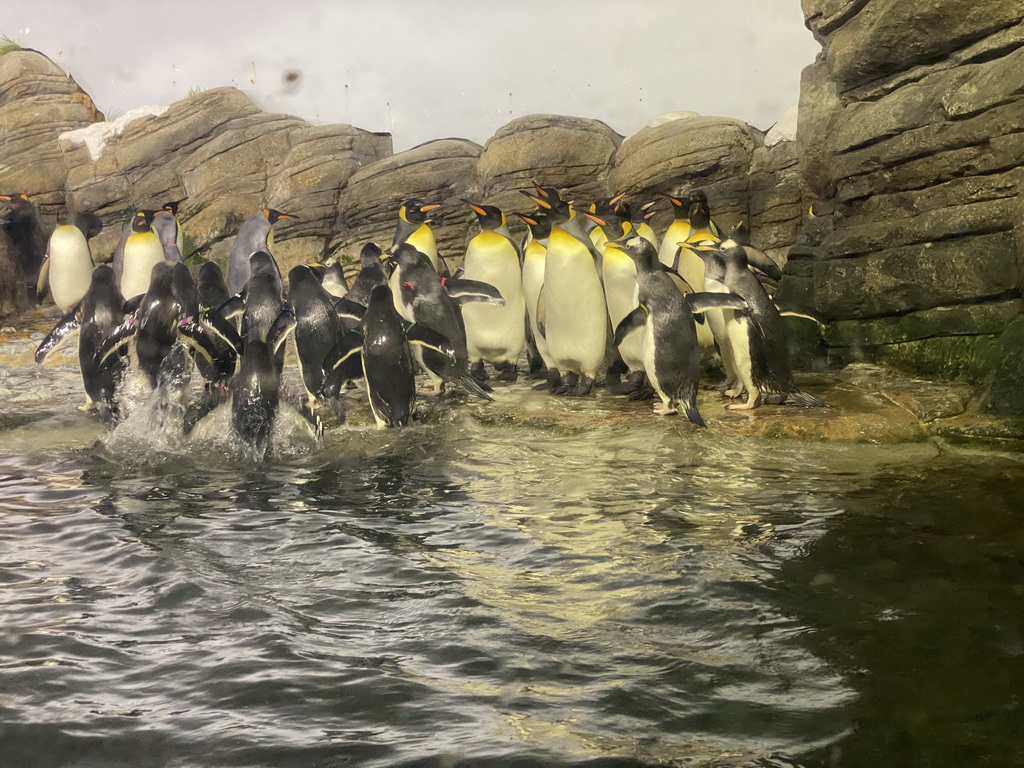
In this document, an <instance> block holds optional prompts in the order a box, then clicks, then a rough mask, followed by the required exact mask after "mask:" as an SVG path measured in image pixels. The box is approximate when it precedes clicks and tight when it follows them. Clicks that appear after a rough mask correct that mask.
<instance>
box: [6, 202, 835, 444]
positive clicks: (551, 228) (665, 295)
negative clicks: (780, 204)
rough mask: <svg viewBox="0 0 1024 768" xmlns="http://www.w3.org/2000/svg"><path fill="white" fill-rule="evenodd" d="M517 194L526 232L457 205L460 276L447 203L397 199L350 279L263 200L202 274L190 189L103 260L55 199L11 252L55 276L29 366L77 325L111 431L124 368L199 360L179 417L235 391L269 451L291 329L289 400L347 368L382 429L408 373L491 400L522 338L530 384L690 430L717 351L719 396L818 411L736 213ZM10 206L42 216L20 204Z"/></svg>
mask: <svg viewBox="0 0 1024 768" xmlns="http://www.w3.org/2000/svg"><path fill="white" fill-rule="evenodd" d="M524 194H527V195H528V196H529V197H530V199H531V200H532V201H533V202H534V203H535V205H536V210H533V211H531V212H528V213H518V212H517V213H516V214H515V215H516V216H517V217H519V218H520V219H521V220H522V221H523V222H524V223H525V224H526V226H527V233H526V236H525V238H524V239H523V240H522V241H521V242H520V241H517V240H516V239H515V238H513V236H512V235H511V233H510V230H509V226H508V224H509V222H508V218H507V217H506V215H505V214H504V213H503V212H502V211H501V210H500V209H498V208H497V207H495V206H492V205H484V204H477V203H473V202H469V201H464V202H465V204H466V205H468V206H469V207H470V209H471V210H472V211H473V212H474V214H475V215H476V217H477V221H478V223H479V226H480V232H479V233H478V234H476V235H475V236H474V237H472V238H471V239H470V240H469V242H468V245H467V248H466V252H465V256H464V259H463V263H462V266H460V267H459V268H458V269H457V270H456V271H455V273H454V274H452V273H450V272H449V270H448V267H447V265H446V262H445V260H444V259H443V258H441V257H440V256H439V254H438V250H437V245H436V241H435V238H434V234H433V231H432V229H431V227H430V224H431V219H430V214H431V213H432V212H433V211H435V210H436V209H438V208H440V206H439V205H438V204H428V203H425V202H424V201H422V200H418V199H412V200H408V201H406V202H405V203H404V204H402V205H401V206H400V207H399V209H398V212H397V223H396V228H395V233H394V237H393V240H392V243H391V246H390V247H389V248H388V249H387V252H386V253H385V252H384V251H383V250H382V249H381V248H380V246H379V245H377V244H376V243H372V242H370V243H366V244H365V245H364V246H363V248H362V251H361V253H360V270H359V272H358V274H357V275H356V276H355V279H354V280H353V282H352V284H351V285H349V284H348V283H347V281H346V279H345V275H344V273H343V271H342V268H341V265H340V264H339V263H338V262H334V263H331V264H307V265H301V266H297V267H295V268H293V269H292V270H291V271H290V272H289V274H288V279H287V283H285V281H284V280H283V279H282V275H281V272H280V269H279V267H278V265H277V262H276V261H275V259H274V257H273V255H272V253H271V248H272V245H273V229H274V225H275V224H276V223H277V222H278V221H280V220H282V219H290V218H298V217H297V216H295V215H293V214H287V213H283V212H281V211H277V210H274V209H271V208H266V209H263V210H262V211H260V212H259V213H258V214H256V215H255V216H253V217H252V218H250V219H248V220H247V221H245V222H244V223H243V224H242V225H241V227H240V229H239V231H238V233H237V235H236V237H235V240H234V243H233V246H232V250H231V254H230V257H229V260H228V268H227V274H226V275H225V274H224V273H223V272H222V270H221V268H220V267H219V266H218V265H217V264H216V263H215V262H212V261H208V262H206V263H204V264H202V266H201V267H199V268H198V270H197V272H196V277H195V278H193V274H192V271H190V269H189V267H188V266H187V265H186V264H185V263H184V262H183V261H182V254H181V241H182V240H181V238H182V236H181V227H180V225H179V224H178V222H177V219H176V215H177V211H178V206H179V205H180V203H181V202H182V201H172V202H168V203H166V204H164V205H163V206H161V207H160V208H155V209H143V210H139V211H136V212H135V214H134V216H133V217H132V219H131V221H130V222H129V223H128V224H126V225H125V228H124V232H123V234H122V237H121V241H120V243H119V244H118V246H117V249H116V250H115V253H114V258H113V261H112V262H111V263H110V264H109V265H107V264H101V265H99V266H94V264H93V260H92V257H91V254H90V250H89V244H88V241H89V238H90V237H91V236H93V235H94V234H96V232H98V231H99V227H100V224H99V221H98V218H97V217H95V216H94V215H92V214H76V213H71V212H68V211H64V212H62V213H61V214H60V215H59V216H58V221H57V226H56V227H55V228H54V230H53V231H52V234H50V236H49V238H48V240H47V246H46V249H45V258H43V259H42V260H41V261H40V262H39V263H38V265H37V266H35V268H33V264H32V259H31V258H27V257H23V263H24V265H25V266H24V271H25V274H26V279H28V280H31V278H33V277H35V278H37V279H36V280H35V283H36V284H35V288H36V292H37V293H38V295H39V296H40V297H42V296H43V295H44V294H45V292H46V290H47V289H48V290H49V292H50V294H51V295H52V297H53V300H54V302H55V303H56V304H57V306H58V307H59V308H60V309H61V310H62V311H63V312H65V314H64V316H63V317H62V319H61V320H60V321H59V322H58V323H57V324H56V326H55V327H54V328H53V330H52V331H51V332H50V333H49V334H48V335H47V336H46V338H45V339H44V340H43V341H42V343H41V344H40V345H39V347H38V349H37V351H36V360H37V361H38V362H42V361H43V360H44V359H45V358H46V356H47V355H48V354H49V353H50V352H51V351H52V350H53V349H54V348H55V347H56V346H57V345H58V344H60V343H61V342H62V341H63V340H64V339H65V338H66V337H68V336H69V335H70V334H71V333H72V332H73V331H76V330H77V331H78V333H79V364H80V367H81V372H82V377H83V382H84V385H85V390H86V396H87V406H88V407H90V408H95V409H97V410H98V411H99V413H100V415H101V416H102V418H103V419H104V420H105V421H108V422H116V421H117V420H119V419H120V418H122V417H123V415H124V414H123V409H122V405H123V403H122V399H123V398H122V397H121V391H122V388H123V382H124V380H125V372H126V371H127V370H129V369H132V370H135V371H138V373H139V374H141V376H140V377H139V378H141V379H142V380H143V381H144V382H146V383H147V384H148V386H149V387H150V388H151V389H152V390H154V391H155V390H167V391H169V392H171V393H172V395H171V396H172V397H173V396H175V395H174V394H173V393H177V396H178V397H179V398H183V397H184V396H185V389H186V385H187V384H188V383H189V380H190V375H191V371H192V368H193V366H194V367H195V368H196V369H198V370H199V372H200V374H201V375H202V377H203V378H204V380H205V382H206V386H205V388H204V394H203V396H202V397H200V398H199V399H198V400H197V401H196V402H194V403H193V404H192V405H191V406H190V407H189V409H188V410H187V411H186V415H185V422H186V424H185V428H186V430H189V429H191V427H192V426H193V425H194V424H195V423H197V422H198V421H199V420H200V419H202V418H204V417H205V416H206V415H207V414H209V413H210V412H211V411H212V410H213V409H215V408H217V407H219V406H221V405H222V404H226V403H227V402H228V401H230V403H231V412H232V424H233V425H234V428H235V430H236V431H237V433H238V434H239V435H240V436H241V437H242V438H243V439H244V440H246V441H247V442H249V443H250V444H251V445H253V446H254V448H255V449H256V450H257V452H259V453H262V452H265V451H266V449H267V446H268V441H269V436H270V432H271V429H272V426H273V423H274V419H275V416H276V414H277V411H278V408H279V405H280V391H281V381H282V373H283V366H284V359H285V342H286V340H287V339H288V338H292V339H293V343H294V348H295V352H296V358H297V360H298V364H299V370H300V374H301V378H302V381H303V386H304V388H305V390H306V395H307V396H306V398H305V399H304V401H303V402H302V403H301V405H300V406H299V410H300V412H301V413H302V414H303V415H305V416H306V417H307V419H309V422H310V424H311V425H312V426H313V427H314V429H318V428H319V419H318V418H317V417H316V415H315V409H316V408H317V407H319V406H321V405H324V404H330V405H331V406H332V407H333V408H334V410H335V412H337V413H342V412H343V409H342V408H341V400H340V398H341V395H342V394H343V392H344V390H345V389H347V388H350V387H352V386H354V384H353V382H354V381H355V380H357V379H363V380H364V387H365V390H366V394H367V399H368V402H369V406H370V410H371V412H372V414H373V417H374V420H375V422H376V424H377V426H378V427H391V426H402V425H405V424H408V423H409V421H410V420H411V419H412V415H413V406H414V404H415V399H416V381H415V374H416V370H417V368H420V369H422V370H423V371H425V372H426V374H427V376H428V379H429V382H430V384H431V387H432V389H433V390H434V391H435V392H441V391H443V389H444V387H445V385H446V384H447V383H453V384H458V385H459V386H461V387H462V388H464V389H465V390H467V391H468V392H469V393H470V394H472V395H474V396H477V397H480V398H483V399H487V400H489V399H491V395H490V394H489V393H490V392H492V391H493V390H492V389H491V387H490V386H489V385H488V383H487V382H488V379H489V377H488V372H487V370H486V369H485V363H487V364H489V365H490V366H492V367H493V369H494V371H495V375H496V377H497V378H498V379H499V380H503V381H514V380H515V379H516V378H517V376H518V375H519V370H518V365H519V360H520V357H521V356H522V354H523V352H524V350H525V352H526V358H527V361H528V365H529V373H530V375H531V376H534V377H538V378H546V383H545V384H544V385H542V386H547V387H549V388H550V389H551V391H553V392H554V393H557V394H564V395H573V396H579V395H585V394H588V393H589V392H590V391H591V390H592V389H593V387H594V386H595V385H596V384H597V383H599V382H602V381H603V383H604V384H605V385H606V386H608V387H609V388H611V389H613V391H617V392H621V393H624V394H629V396H630V397H631V398H634V399H641V398H646V397H654V396H656V397H657V398H658V401H659V402H658V403H657V405H656V406H655V408H654V411H655V413H658V414H661V415H668V414H672V413H676V412H678V411H679V410H682V411H683V412H684V413H685V415H686V416H687V418H688V419H689V420H690V421H691V422H693V423H694V424H697V425H698V426H705V424H704V420H703V418H702V417H701V415H700V413H699V411H698V410H697V405H696V393H697V388H698V383H699V380H700V376H701V373H702V369H703V361H704V359H705V358H706V357H707V354H706V352H707V351H708V350H710V349H716V350H717V351H718V353H719V354H720V356H721V360H722V365H723V367H724V369H725V372H726V378H727V381H726V383H725V385H724V386H723V387H722V389H723V390H724V393H725V395H726V396H728V397H730V398H733V399H735V398H740V397H743V395H744V393H745V398H744V399H743V400H742V402H739V403H734V404H731V405H730V406H729V407H732V408H753V407H756V406H757V405H758V404H759V403H760V402H761V401H762V400H763V399H765V398H768V397H775V398H777V399H778V401H779V402H785V401H786V400H790V401H792V402H795V403H797V404H800V405H805V406H820V405H823V403H821V402H820V401H818V400H817V399H816V398H814V397H813V396H811V395H809V394H807V393H805V392H802V391H801V390H800V389H799V388H798V387H797V386H796V385H795V384H794V382H793V377H792V372H791V368H790V363H789V353H788V347H787V343H786V331H785V328H784V326H783V323H782V320H781V315H782V312H780V310H779V308H778V307H776V305H775V304H774V303H773V301H772V299H771V298H770V296H769V294H768V292H767V291H766V290H765V288H764V287H763V285H762V281H761V280H759V279H758V276H757V274H755V271H756V272H757V273H758V274H763V275H764V276H765V277H767V278H768V282H769V283H770V281H771V280H777V279H778V278H779V277H780V274H779V270H778V267H777V266H776V265H775V264H774V263H773V262H772V261H771V260H770V259H769V258H768V257H767V256H765V255H764V254H763V253H761V252H760V251H757V250H756V249H753V248H752V247H750V245H749V242H748V239H749V235H748V233H747V231H746V229H745V228H744V227H742V226H740V227H738V228H737V229H736V230H734V232H733V233H732V234H731V236H730V237H729V238H726V239H724V240H723V239H722V236H721V234H720V232H719V230H718V228H717V226H716V225H715V224H714V222H712V220H711V215H710V209H709V207H708V202H707V197H706V195H705V194H704V193H703V192H702V191H701V190H699V189H698V190H693V191H691V192H690V193H689V195H687V196H686V197H669V198H668V199H669V201H670V202H671V205H672V207H673V211H674V214H675V220H674V222H673V223H672V224H671V225H670V226H669V228H668V230H667V231H666V232H665V234H664V235H663V237H662V239H661V246H660V248H659V246H658V238H657V237H656V235H655V233H654V231H653V229H652V228H651V227H650V225H649V223H648V220H649V219H650V217H651V216H652V215H653V210H652V208H653V204H651V203H649V204H646V205H641V206H636V207H631V206H630V205H629V204H628V203H626V202H624V200H623V197H624V196H623V195H618V196H616V197H613V198H609V199H605V200H599V201H597V202H595V203H592V204H590V205H589V206H586V207H584V206H582V205H579V206H578V205H576V204H574V203H573V202H570V201H567V200H565V199H563V197H562V196H561V195H560V193H559V191H558V190H556V189H554V188H550V187H536V188H535V189H534V190H532V191H529V192H525V193H524ZM3 201H6V202H8V205H9V206H10V207H11V208H12V209H14V210H15V211H16V212H17V211H18V210H21V211H25V210H27V209H28V208H29V207H31V209H32V210H35V207H34V206H32V205H31V203H30V202H29V201H28V199H27V197H25V196H24V195H0V202H3ZM35 216H36V218H39V217H38V212H36V213H35ZM10 221H11V219H8V220H7V223H8V224H9V222H10ZM39 221H40V223H41V219H39ZM13 239H14V238H12V240H13ZM19 242H23V243H26V244H27V243H30V242H31V243H34V244H36V246H37V245H38V243H39V242H40V238H39V237H38V236H36V237H34V238H27V237H21V238H20V241H19ZM26 250H27V249H26ZM794 314H796V313H794ZM623 374H626V375H627V381H626V382H625V383H622V382H621V376H622V375H623Z"/></svg>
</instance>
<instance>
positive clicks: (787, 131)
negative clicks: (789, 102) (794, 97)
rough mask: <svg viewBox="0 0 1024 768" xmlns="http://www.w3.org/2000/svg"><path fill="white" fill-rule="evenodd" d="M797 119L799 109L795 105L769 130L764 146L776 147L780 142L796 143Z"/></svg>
mask: <svg viewBox="0 0 1024 768" xmlns="http://www.w3.org/2000/svg"><path fill="white" fill-rule="evenodd" d="M796 118H797V107H796V105H795V104H794V105H793V106H792V107H790V108H789V109H787V110H786V112H785V114H784V115H783V116H782V117H780V118H779V121H778V122H777V123H776V124H775V125H773V126H772V127H771V128H769V129H768V133H767V135H766V136H765V137H764V145H765V146H766V147H774V146H775V145H776V144H778V143H779V142H780V141H796V122H797V121H796Z"/></svg>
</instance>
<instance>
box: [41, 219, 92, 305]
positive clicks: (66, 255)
mask: <svg viewBox="0 0 1024 768" xmlns="http://www.w3.org/2000/svg"><path fill="white" fill-rule="evenodd" d="M74 222H75V216H74V214H73V213H72V212H71V211H69V210H68V209H67V208H64V209H62V210H61V211H60V213H58V214H57V226H56V227H55V228H54V230H53V233H52V234H51V235H50V242H49V245H48V246H47V248H46V260H45V261H44V262H43V266H42V267H41V268H40V270H39V281H38V284H37V285H36V293H37V295H38V296H39V298H40V299H42V297H43V296H45V295H46V290H47V287H49V291H50V294H51V295H52V296H53V303H54V304H56V305H57V306H58V307H60V310H61V312H68V311H70V310H71V308H72V307H74V306H75V305H76V304H78V302H80V301H81V300H82V297H83V296H85V293H86V291H88V290H89V285H90V283H91V282H92V275H93V267H94V264H93V262H92V253H91V252H90V250H89V241H88V240H87V239H86V236H85V233H84V232H83V231H82V230H81V228H80V227H78V226H76V225H75V223H74Z"/></svg>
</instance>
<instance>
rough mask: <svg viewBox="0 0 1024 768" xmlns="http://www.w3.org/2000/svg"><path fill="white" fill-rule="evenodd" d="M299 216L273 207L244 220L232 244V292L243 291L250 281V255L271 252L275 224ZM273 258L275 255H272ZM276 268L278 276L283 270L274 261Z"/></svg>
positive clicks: (230, 288)
mask: <svg viewBox="0 0 1024 768" xmlns="http://www.w3.org/2000/svg"><path fill="white" fill-rule="evenodd" d="M297 218H299V217H298V216H296V215H294V214H291V213H282V212H281V211H276V210H274V209H273V208H264V209H263V210H262V211H260V212H259V213H257V214H256V215H255V216H253V217H251V218H249V219H246V220H245V221H244V222H242V226H240V227H239V228H238V234H237V235H235V241H234V243H232V245H231V255H230V256H229V257H228V275H227V277H228V290H229V291H231V293H232V294H235V293H241V291H242V289H243V288H245V284H246V283H247V282H248V281H249V275H250V274H251V271H250V266H249V257H250V256H251V255H252V254H253V253H255V252H256V251H265V252H266V253H268V254H269V253H270V247H271V246H272V245H273V244H274V225H275V224H277V222H279V221H280V220H281V219H297ZM271 259H273V257H271ZM274 269H276V270H277V274H278V277H280V276H281V270H280V269H278V267H277V262H276V261H275V262H274Z"/></svg>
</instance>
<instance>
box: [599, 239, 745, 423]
mask: <svg viewBox="0 0 1024 768" xmlns="http://www.w3.org/2000/svg"><path fill="white" fill-rule="evenodd" d="M608 248H610V249H622V250H624V251H625V252H626V253H627V254H629V256H630V258H632V259H633V261H634V263H635V264H636V268H637V286H638V298H639V306H638V307H637V308H636V309H635V310H633V311H632V312H630V314H629V315H627V316H626V317H625V318H624V319H623V320H622V322H621V323H620V324H619V325H618V327H617V328H616V329H615V340H616V342H617V343H621V342H622V340H623V339H624V338H625V337H626V336H627V334H629V333H630V332H631V331H633V330H634V329H636V328H638V327H643V329H644V331H643V351H642V357H643V365H644V371H645V372H646V374H647V379H648V381H650V383H651V386H653V387H654V390H655V391H656V392H657V393H658V397H659V398H660V399H661V402H660V403H658V404H657V405H655V407H654V412H655V413H657V414H659V415H661V416H667V415H670V414H675V413H678V408H680V407H681V408H682V409H683V411H684V412H685V413H686V417H687V418H688V419H689V420H690V421H691V422H693V423H694V424H696V425H697V426H699V427H704V426H706V424H705V423H704V419H703V418H701V415H700V412H699V411H698V410H697V383H698V381H699V379H700V372H701V366H700V356H699V353H698V348H697V334H696V329H695V325H694V320H693V312H694V311H703V310H704V309H706V308H707V307H708V306H712V305H717V306H735V307H743V306H745V305H744V303H743V301H742V300H741V299H739V298H738V297H736V296H731V295H729V294H724V293H723V294H715V295H714V296H712V295H710V294H706V293H703V294H696V293H691V294H688V295H687V296H685V297H684V296H683V295H682V294H681V293H680V292H679V289H678V288H677V287H676V285H675V283H673V282H672V279H671V278H669V276H668V275H667V274H666V273H665V272H664V271H662V269H660V268H658V267H657V266H656V265H657V263H658V255H657V251H656V250H655V248H654V245H653V244H652V243H651V242H649V241H648V240H646V239H644V238H642V237H633V238H631V239H629V240H626V241H625V242H624V243H619V242H610V243H608Z"/></svg>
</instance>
